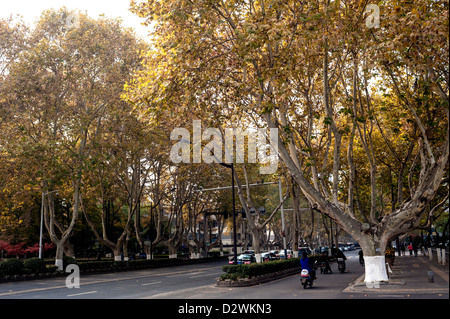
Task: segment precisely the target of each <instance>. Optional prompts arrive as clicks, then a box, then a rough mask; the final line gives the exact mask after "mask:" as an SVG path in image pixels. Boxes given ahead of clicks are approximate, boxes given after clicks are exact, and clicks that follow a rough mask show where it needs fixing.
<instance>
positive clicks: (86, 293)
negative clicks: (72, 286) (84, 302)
mask: <svg viewBox="0 0 450 319" xmlns="http://www.w3.org/2000/svg"><path fill="white" fill-rule="evenodd" d="M96 292H97V291H86V292H80V293H78V294H72V295H67V297H73V296H81V295H89V294H95V293H96Z"/></svg>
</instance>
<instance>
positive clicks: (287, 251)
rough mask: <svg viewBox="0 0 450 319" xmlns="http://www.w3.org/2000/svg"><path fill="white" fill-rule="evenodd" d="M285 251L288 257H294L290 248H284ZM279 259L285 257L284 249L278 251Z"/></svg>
mask: <svg viewBox="0 0 450 319" xmlns="http://www.w3.org/2000/svg"><path fill="white" fill-rule="evenodd" d="M286 253H287V258H288V259H289V258H292V257H294V252H293V251H292V250H290V249H286ZM280 259H285V257H284V249H282V250H281V251H280Z"/></svg>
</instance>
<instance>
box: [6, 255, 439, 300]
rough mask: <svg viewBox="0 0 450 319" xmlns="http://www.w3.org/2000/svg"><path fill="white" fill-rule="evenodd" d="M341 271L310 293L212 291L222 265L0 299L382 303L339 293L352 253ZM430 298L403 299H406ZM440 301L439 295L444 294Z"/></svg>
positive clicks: (296, 289) (356, 273)
mask: <svg viewBox="0 0 450 319" xmlns="http://www.w3.org/2000/svg"><path fill="white" fill-rule="evenodd" d="M346 256H347V258H348V259H347V271H346V272H345V273H343V274H342V273H340V272H338V271H337V265H336V264H335V263H332V264H331V268H332V270H333V273H332V274H320V272H318V274H317V276H318V280H316V281H315V282H314V286H313V288H312V289H309V288H307V289H303V287H302V286H301V285H300V282H299V277H298V275H293V276H289V277H285V278H282V279H279V280H275V281H272V282H268V283H265V284H261V285H257V286H252V287H234V288H231V287H228V288H226V287H216V285H215V283H216V281H217V279H218V278H219V277H220V275H221V274H222V273H223V272H222V265H224V264H225V263H226V262H225V261H222V262H216V263H208V264H198V265H187V266H179V267H171V268H163V269H149V270H140V271H129V272H118V273H109V274H96V275H81V278H80V288H72V289H69V288H67V287H66V285H65V279H66V278H65V277H60V278H53V279H43V280H33V281H22V282H11V283H1V284H0V299H65V300H71V299H183V300H184V299H190V300H194V299H197V300H215V299H253V300H270V299H272V300H273V299H367V298H371V299H386V298H390V299H392V298H394V297H396V296H392V295H389V294H370V295H368V294H364V293H363V294H361V293H349V292H344V289H346V288H347V287H348V286H349V285H350V284H351V283H353V282H354V281H355V280H356V279H357V278H358V277H360V276H361V275H362V274H363V272H364V267H362V266H361V265H359V262H358V254H357V251H351V252H346ZM446 296H447V298H448V295H446ZM422 297H424V298H434V297H435V296H431V295H421V294H417V295H409V298H411V299H414V298H422ZM444 297H445V296H444Z"/></svg>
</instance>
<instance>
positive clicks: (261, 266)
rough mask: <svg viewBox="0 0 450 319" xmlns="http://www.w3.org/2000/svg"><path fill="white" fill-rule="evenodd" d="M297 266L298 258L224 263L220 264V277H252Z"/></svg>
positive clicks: (233, 278)
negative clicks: (221, 272)
mask: <svg viewBox="0 0 450 319" xmlns="http://www.w3.org/2000/svg"><path fill="white" fill-rule="evenodd" d="M297 267H298V268H300V259H298V258H291V259H287V260H274V261H268V262H264V263H253V264H245V265H225V266H222V270H223V271H224V272H225V274H224V275H222V277H221V279H222V280H224V279H232V280H236V279H237V278H252V277H255V276H261V275H266V274H270V273H274V272H277V271H283V270H287V269H293V268H297Z"/></svg>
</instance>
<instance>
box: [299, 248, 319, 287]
mask: <svg viewBox="0 0 450 319" xmlns="http://www.w3.org/2000/svg"><path fill="white" fill-rule="evenodd" d="M300 266H301V268H302V270H303V269H306V270H308V272H309V274H310V276H311V278H312V279H313V280H315V279H316V271H315V270H314V268H313V267H312V265H311V260H310V259H309V258H308V254H307V253H306V252H305V251H304V252H303V254H302V258H300Z"/></svg>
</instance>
